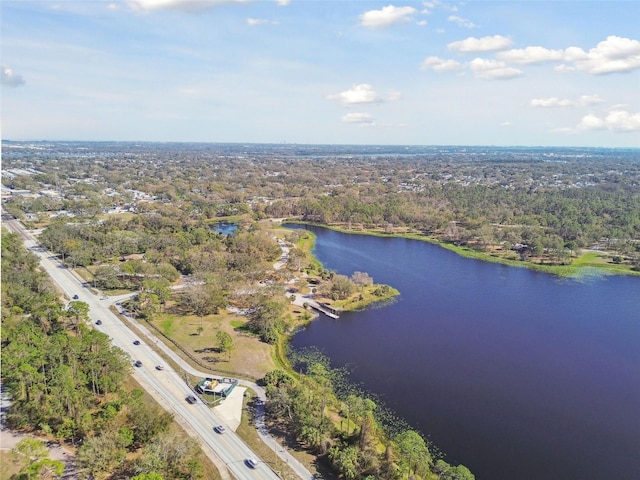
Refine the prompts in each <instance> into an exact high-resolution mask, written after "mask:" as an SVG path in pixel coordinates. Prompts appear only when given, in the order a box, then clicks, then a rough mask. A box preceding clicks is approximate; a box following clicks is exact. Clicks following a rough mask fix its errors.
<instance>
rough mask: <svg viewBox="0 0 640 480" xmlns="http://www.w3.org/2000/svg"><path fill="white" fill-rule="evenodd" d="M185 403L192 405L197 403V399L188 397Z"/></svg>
mask: <svg viewBox="0 0 640 480" xmlns="http://www.w3.org/2000/svg"><path fill="white" fill-rule="evenodd" d="M186 400H187V402H189V403H190V404H192V405H193V404H194V403H198V399H197V398H196V397H194V396H193V395H189V396H188V397H187V398H186Z"/></svg>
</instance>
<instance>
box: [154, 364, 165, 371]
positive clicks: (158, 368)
mask: <svg viewBox="0 0 640 480" xmlns="http://www.w3.org/2000/svg"><path fill="white" fill-rule="evenodd" d="M156 370H164V365H162V364H159V365H156Z"/></svg>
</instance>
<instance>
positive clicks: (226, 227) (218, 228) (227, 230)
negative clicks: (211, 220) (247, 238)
mask: <svg viewBox="0 0 640 480" xmlns="http://www.w3.org/2000/svg"><path fill="white" fill-rule="evenodd" d="M211 229H212V230H213V231H214V232H216V233H221V234H223V235H235V233H236V232H237V231H238V224H237V223H230V222H218V223H216V224H215V225H212V226H211Z"/></svg>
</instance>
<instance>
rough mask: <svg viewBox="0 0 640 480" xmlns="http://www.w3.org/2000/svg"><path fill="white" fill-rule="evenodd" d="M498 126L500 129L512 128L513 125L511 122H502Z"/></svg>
mask: <svg viewBox="0 0 640 480" xmlns="http://www.w3.org/2000/svg"><path fill="white" fill-rule="evenodd" d="M500 126H501V127H511V126H513V123H512V122H509V121H507V122H502V123H501V124H500Z"/></svg>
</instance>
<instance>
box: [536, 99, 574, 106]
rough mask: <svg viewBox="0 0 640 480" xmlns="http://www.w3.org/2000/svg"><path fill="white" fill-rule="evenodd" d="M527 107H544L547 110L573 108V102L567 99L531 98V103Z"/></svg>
mask: <svg viewBox="0 0 640 480" xmlns="http://www.w3.org/2000/svg"><path fill="white" fill-rule="evenodd" d="M529 105H531V106H532V107H544V108H549V107H574V106H575V102H573V101H572V100H569V99H567V98H562V99H560V98H557V97H550V98H533V99H531V102H530V103H529Z"/></svg>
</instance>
